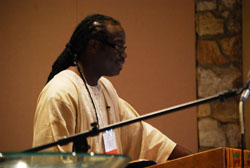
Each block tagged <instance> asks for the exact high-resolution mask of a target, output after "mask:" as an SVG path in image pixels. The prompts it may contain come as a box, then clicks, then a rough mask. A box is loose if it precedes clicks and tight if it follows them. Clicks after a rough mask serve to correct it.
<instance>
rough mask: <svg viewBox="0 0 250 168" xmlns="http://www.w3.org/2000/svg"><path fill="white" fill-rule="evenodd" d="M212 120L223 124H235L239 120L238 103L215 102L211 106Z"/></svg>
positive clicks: (227, 101)
mask: <svg viewBox="0 0 250 168" xmlns="http://www.w3.org/2000/svg"><path fill="white" fill-rule="evenodd" d="M211 106H212V109H213V111H212V116H213V118H215V119H217V120H219V121H221V122H223V123H225V122H235V121H238V119H239V112H238V102H236V101H235V100H231V99H226V100H224V101H223V102H221V101H216V102H213V103H212V104H211Z"/></svg>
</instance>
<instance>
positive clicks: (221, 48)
mask: <svg viewBox="0 0 250 168" xmlns="http://www.w3.org/2000/svg"><path fill="white" fill-rule="evenodd" d="M241 14H242V13H241V0H196V39H197V40H196V60H197V89H198V91H197V94H198V95H197V97H198V98H204V97H207V96H211V95H214V94H217V93H219V92H221V91H223V90H230V89H233V88H239V87H241V85H242V43H241V42H242V40H241V39H242V38H241V34H242V33H241V18H242V17H241ZM238 100H239V97H234V98H230V99H226V100H225V101H223V102H220V101H214V102H211V103H207V104H204V105H200V106H199V107H198V130H199V150H200V151H202V150H207V149H210V148H215V147H223V146H227V147H239V145H240V128H239V122H238V118H239V117H238Z"/></svg>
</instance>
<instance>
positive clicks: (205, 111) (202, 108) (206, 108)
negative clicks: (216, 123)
mask: <svg viewBox="0 0 250 168" xmlns="http://www.w3.org/2000/svg"><path fill="white" fill-rule="evenodd" d="M210 114H211V108H210V104H209V103H206V104H202V105H199V106H198V118H201V117H207V116H210Z"/></svg>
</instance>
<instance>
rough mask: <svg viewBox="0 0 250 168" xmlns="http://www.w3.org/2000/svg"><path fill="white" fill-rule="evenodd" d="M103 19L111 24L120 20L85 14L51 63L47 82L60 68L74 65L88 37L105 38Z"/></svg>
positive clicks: (84, 47) (63, 68)
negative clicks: (64, 46)
mask: <svg viewBox="0 0 250 168" xmlns="http://www.w3.org/2000/svg"><path fill="white" fill-rule="evenodd" d="M105 21H111V22H112V24H115V25H120V22H119V21H117V20H115V19H113V18H112V17H109V16H105V15H101V14H94V15H89V16H87V17H86V18H85V19H84V20H83V21H82V22H81V23H80V24H79V25H78V26H77V27H76V29H75V31H74V32H73V34H72V36H71V38H70V41H69V42H68V43H67V44H66V48H65V49H64V50H63V52H62V53H61V54H60V55H59V57H58V58H57V59H56V61H55V62H54V63H53V65H52V71H51V72H50V74H49V76H48V80H47V83H48V82H49V81H50V80H51V79H52V78H53V77H54V76H55V75H56V74H58V73H59V72H61V71H62V70H65V69H67V68H68V67H69V66H74V61H75V59H79V56H80V55H81V53H82V52H84V50H85V49H86V47H87V46H88V42H89V40H90V39H97V40H105V39H106V38H107V31H106V23H105Z"/></svg>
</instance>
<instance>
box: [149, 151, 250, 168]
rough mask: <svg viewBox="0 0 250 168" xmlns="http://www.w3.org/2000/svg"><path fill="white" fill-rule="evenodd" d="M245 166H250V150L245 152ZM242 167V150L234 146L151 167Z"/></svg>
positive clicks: (249, 167) (247, 167) (248, 167)
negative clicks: (233, 147)
mask: <svg viewBox="0 0 250 168" xmlns="http://www.w3.org/2000/svg"><path fill="white" fill-rule="evenodd" d="M244 161H245V164H244V167H246V168H250V151H249V150H245V152H244ZM179 167H180V168H241V150H239V149H232V148H216V149H212V150H208V151H204V152H200V153H196V154H192V155H189V156H186V157H182V158H178V159H175V160H171V161H167V162H165V163H162V164H158V165H154V166H151V167H150V168H179Z"/></svg>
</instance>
